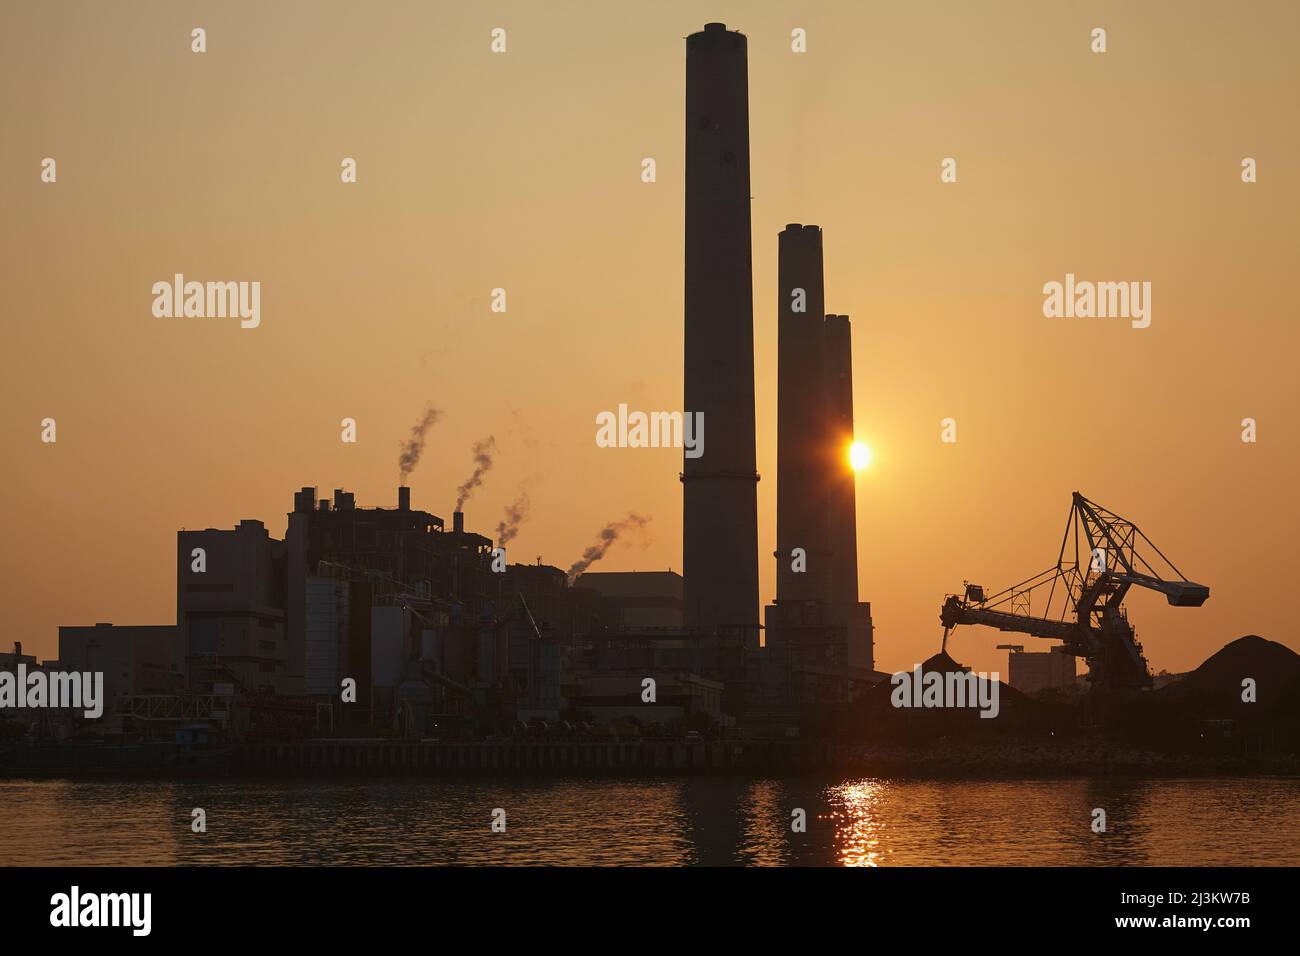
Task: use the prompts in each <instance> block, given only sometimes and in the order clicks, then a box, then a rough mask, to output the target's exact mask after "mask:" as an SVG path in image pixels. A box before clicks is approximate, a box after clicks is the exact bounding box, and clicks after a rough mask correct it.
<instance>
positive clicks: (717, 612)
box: [682, 23, 874, 700]
mask: <svg viewBox="0 0 1300 956" xmlns="http://www.w3.org/2000/svg"><path fill="white" fill-rule="evenodd" d="M685 218H686V263H685V266H686V268H685V408H686V409H688V410H690V411H692V412H696V411H702V412H703V413H704V416H705V420H706V421H707V422H708V423H709V428H710V436H711V437H710V440H709V441H710V444H709V451H708V454H707V455H705V456H704V457H702V458H698V459H691V458H684V459H683V460H684V466H683V470H682V482H683V509H682V519H683V537H682V540H683V574H684V578H685V582H684V605H685V606H684V609H683V610H684V614H685V623H686V626H687V627H688V629H692V630H695V631H697V632H703V633H706V634H712V635H714V636H716V639H717V641H718V644H719V645H720V646H727V647H732V648H736V649H738V650H739V649H744V650H752V649H756V648H757V647H758V646H759V645H760V638H759V632H760V628H759V624H758V527H757V514H758V504H757V482H758V480H759V476H758V474H757V472H756V470H755V450H754V449H755V416H754V308H753V269H752V240H751V235H750V191H749V102H748V53H747V44H746V39H745V37H744V36H743V35H742V34H740V33H738V32H735V31H731V30H728V29H727V28H726V26H725V25H723V24H721V23H709V24H706V25H705V28H704V30H703V31H701V32H699V33H695V34H692V35H691V36H690V37H688V38H687V40H686V217H685ZM778 255H779V265H778V286H779V288H778V315H779V322H778V353H779V359H778V362H779V367H778V381H777V402H778V410H777V428H778V432H777V441H778V445H777V534H776V537H777V550H776V560H777V575H776V580H777V596H776V602H775V603H774V604H773V605H770V606H769V607H768V608H767V609H766V612H765V614H764V628H763V630H765V631H766V635H765V640H763V641H762V643H763V644H764V645H765V647H766V649H767V653H766V654H764V655H763V657H764V658H765V659H766V661H765V667H764V670H765V671H770V672H772V673H780V674H781V677H780V678H779V683H781V684H782V686H783V687H784V689H785V691H787V692H791V693H793V695H794V697H795V698H798V697H799V696H801V695H800V694H799V690H798V688H799V687H800V686H801V685H806V684H808V683H809V680H808V678H809V677H814V678H817V679H818V680H821V682H822V683H823V684H824V682H825V681H824V680H822V679H823V678H824V679H825V680H831V681H835V680H837V679H840V678H844V679H847V678H848V677H849V676H850V673H852V672H856V673H859V674H861V673H862V672H870V671H871V669H872V667H873V663H874V662H873V653H872V644H873V642H872V625H871V607H870V605H869V604H867V603H861V602H859V601H858V586H857V534H856V501H855V492H854V476H853V471H852V468H851V467H850V464H849V445H850V443H851V442H852V439H853V371H852V352H851V348H850V345H851V341H850V336H851V333H850V326H849V319H848V316H844V315H827V314H826V312H825V282H824V276H823V266H822V230H821V228H820V227H818V226H813V225H800V224H792V225H789V226H787V227H786V228H785V229H784V230H782V232H781V233H780V237H779V243H778ZM714 436H716V437H714ZM768 665H770V666H768ZM750 680H751V681H752V675H751V677H750ZM763 680H764V683H767V684H770V683H772V681H771V679H769V678H768V677H764V678H763ZM754 690H757V688H752V687H751V691H754ZM823 690H824V688H823ZM783 696H785V699H787V700H789V699H790V698H789V693H787V694H785V695H783ZM832 696H835V694H834V692H833V691H832ZM751 699H753V695H752V694H751Z"/></svg>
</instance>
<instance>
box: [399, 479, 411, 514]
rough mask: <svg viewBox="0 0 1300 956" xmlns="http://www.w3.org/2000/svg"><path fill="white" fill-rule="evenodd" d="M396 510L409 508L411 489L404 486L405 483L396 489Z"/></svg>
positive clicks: (407, 509)
mask: <svg viewBox="0 0 1300 956" xmlns="http://www.w3.org/2000/svg"><path fill="white" fill-rule="evenodd" d="M397 510H398V511H410V510H411V489H410V488H408V487H406V485H402V486H401V487H399V488H398V489H397Z"/></svg>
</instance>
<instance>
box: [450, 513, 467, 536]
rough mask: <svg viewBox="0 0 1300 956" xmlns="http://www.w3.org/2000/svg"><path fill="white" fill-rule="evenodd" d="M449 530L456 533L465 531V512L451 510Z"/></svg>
mask: <svg viewBox="0 0 1300 956" xmlns="http://www.w3.org/2000/svg"><path fill="white" fill-rule="evenodd" d="M451 530H453V531H455V532H456V533H457V534H462V533H464V531H465V512H463V511H453V512H452V513H451Z"/></svg>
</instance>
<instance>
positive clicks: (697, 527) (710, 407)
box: [682, 23, 758, 647]
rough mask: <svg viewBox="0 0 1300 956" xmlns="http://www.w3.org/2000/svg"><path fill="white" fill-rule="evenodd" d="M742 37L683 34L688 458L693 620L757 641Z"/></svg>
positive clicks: (689, 618) (687, 566)
mask: <svg viewBox="0 0 1300 956" xmlns="http://www.w3.org/2000/svg"><path fill="white" fill-rule="evenodd" d="M748 73H749V65H748V50H747V44H746V40H745V37H744V36H743V35H741V34H740V33H737V32H735V31H731V30H728V29H727V28H726V26H725V25H724V24H721V23H709V24H705V27H704V29H703V30H702V31H701V32H699V33H693V34H691V35H690V36H689V37H687V38H686V289H685V305H686V310H685V311H686V323H685V326H686V328H685V345H686V362H685V383H686V389H685V408H684V409H683V410H684V411H686V412H688V413H693V412H702V413H703V415H704V424H705V425H706V426H707V429H708V430H707V434H708V435H709V436H710V437H709V439H708V442H707V445H706V446H705V452H704V454H703V455H702V456H700V457H699V458H688V457H683V461H684V464H683V469H682V483H683V484H682V526H683V527H682V573H683V577H684V579H685V580H684V584H683V591H684V595H683V598H684V601H683V603H684V605H685V607H684V609H683V611H684V617H685V621H686V625H687V626H688V627H692V628H700V629H709V630H711V629H713V628H726V629H728V630H729V631H730V632H731V633H733V634H735V633H737V629H742V630H741V633H743V634H744V635H746V642H747V643H749V644H751V645H752V646H755V647H756V646H757V645H758V489H757V482H758V473H757V471H756V470H755V455H754V290H753V273H752V262H751V259H752V249H751V245H750V217H749V203H750V194H749V77H748Z"/></svg>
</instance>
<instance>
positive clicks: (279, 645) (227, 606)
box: [176, 520, 302, 694]
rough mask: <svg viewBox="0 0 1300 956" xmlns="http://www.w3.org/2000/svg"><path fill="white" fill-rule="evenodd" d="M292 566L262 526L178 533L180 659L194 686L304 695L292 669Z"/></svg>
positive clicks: (246, 522)
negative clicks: (288, 610) (288, 612)
mask: <svg viewBox="0 0 1300 956" xmlns="http://www.w3.org/2000/svg"><path fill="white" fill-rule="evenodd" d="M285 560H286V552H285V545H284V542H283V541H279V540H277V539H275V538H272V537H271V535H270V533H269V532H268V531H267V530H266V526H265V525H263V524H262V522H261V521H255V520H244V521H241V522H239V524H238V525H236V526H235V528H234V529H233V530H218V529H216V528H207V529H205V530H203V531H188V530H182V531H178V532H177V533H176V631H177V633H178V634H179V637H180V640H179V642H178V644H177V647H176V653H177V654H178V655H179V656H180V657H181V658H182V659H183V661H184V665H185V669H186V673H187V674H188V679H189V682H190V684H191V685H192V686H194V687H204V688H210V687H211V686H212V685H213V684H225V683H233V684H235V685H236V686H237V687H239V688H240V689H241V690H243V691H245V692H264V693H283V694H293V693H301V692H302V672H301V671H298V672H296V673H291V672H290V670H289V667H288V658H289V648H288V640H287V634H286V616H285V577H284V575H285V567H286V565H285Z"/></svg>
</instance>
